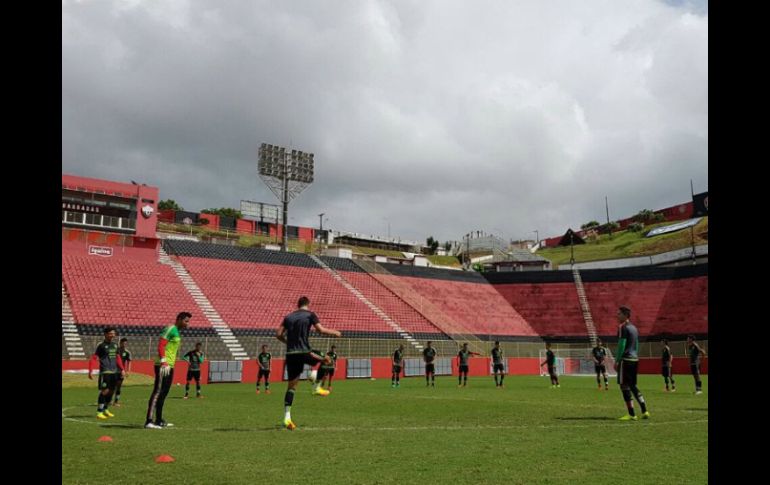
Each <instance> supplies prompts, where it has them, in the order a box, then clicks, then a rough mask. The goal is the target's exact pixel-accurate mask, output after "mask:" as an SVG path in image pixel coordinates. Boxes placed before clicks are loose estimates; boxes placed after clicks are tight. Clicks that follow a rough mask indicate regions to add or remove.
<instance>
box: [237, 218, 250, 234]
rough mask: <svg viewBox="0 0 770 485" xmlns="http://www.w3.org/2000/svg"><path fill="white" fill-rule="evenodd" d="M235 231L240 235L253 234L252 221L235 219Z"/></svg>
mask: <svg viewBox="0 0 770 485" xmlns="http://www.w3.org/2000/svg"><path fill="white" fill-rule="evenodd" d="M235 230H236V231H238V232H241V233H246V234H254V221H247V220H246V219H236V221H235Z"/></svg>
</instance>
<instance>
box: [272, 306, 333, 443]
mask: <svg viewBox="0 0 770 485" xmlns="http://www.w3.org/2000/svg"><path fill="white" fill-rule="evenodd" d="M309 305H310V299H309V298H308V297H306V296H303V297H300V299H299V301H298V302H297V307H298V309H297V310H295V311H293V312H292V313H290V314H288V315H286V317H284V319H283V322H281V325H280V326H279V327H278V330H277V332H276V338H277V339H278V340H280V341H281V342H283V343H285V344H286V363H285V365H286V373H287V377H288V385H287V388H286V395H285V396H284V401H283V404H284V417H283V426H284V427H285V428H286V429H289V430H292V429H295V428H296V427H297V425H296V424H294V422H293V421H292V420H291V405H292V403H293V402H294V393H295V391H296V390H297V384H298V383H299V376H300V375H301V374H302V371H303V370H304V368H305V364H309V365H311V366H314V365H316V364H317V363H318V362H319V361H322V360H325V357H324V356H322V355H320V354H317V353H316V352H313V351H312V350H311V349H310V343H309V342H308V334H309V333H310V327H315V329H316V330H317V331H318V332H320V333H321V334H323V335H331V336H333V337H341V336H342V334H341V333H340V332H338V331H337V330H331V329H327V328H325V327H324V326H323V325H321V323H320V321H319V320H318V316H317V315H316V314H315V313H313V312H311V311H310V310H308V306H309ZM313 394H315V395H320V396H326V395H328V394H329V391H327V390H326V389H323V388H320V387H319V388H318V389H316V390H314V391H313Z"/></svg>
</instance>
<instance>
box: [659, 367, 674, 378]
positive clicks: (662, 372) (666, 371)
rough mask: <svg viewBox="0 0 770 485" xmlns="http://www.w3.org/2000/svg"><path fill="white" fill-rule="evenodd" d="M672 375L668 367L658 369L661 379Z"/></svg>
mask: <svg viewBox="0 0 770 485" xmlns="http://www.w3.org/2000/svg"><path fill="white" fill-rule="evenodd" d="M672 374H673V372H671V366H670V365H664V366H662V367H661V368H660V375H662V376H663V377H671V375H672Z"/></svg>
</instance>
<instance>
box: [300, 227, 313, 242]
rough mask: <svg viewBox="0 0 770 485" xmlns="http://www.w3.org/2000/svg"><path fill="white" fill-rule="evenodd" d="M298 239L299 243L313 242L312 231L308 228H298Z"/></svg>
mask: <svg viewBox="0 0 770 485" xmlns="http://www.w3.org/2000/svg"><path fill="white" fill-rule="evenodd" d="M298 237H299V239H300V240H301V241H312V240H313V230H312V229H310V228H309V227H300V228H299V236H298Z"/></svg>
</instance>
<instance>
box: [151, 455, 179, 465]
mask: <svg viewBox="0 0 770 485" xmlns="http://www.w3.org/2000/svg"><path fill="white" fill-rule="evenodd" d="M172 461H175V460H174V457H173V456H171V455H160V456H158V457H156V458H155V463H171V462H172Z"/></svg>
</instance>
